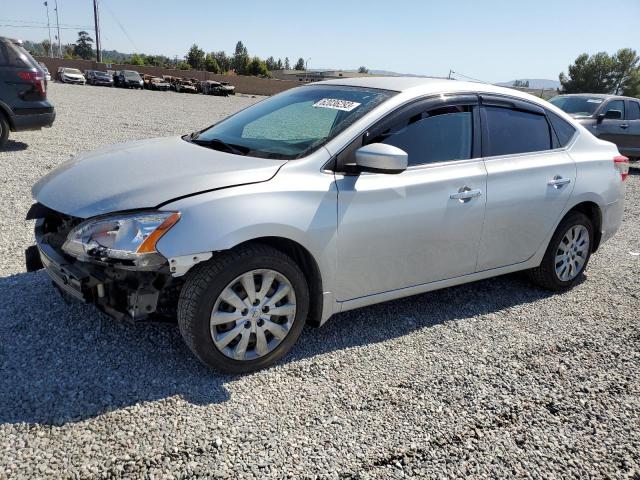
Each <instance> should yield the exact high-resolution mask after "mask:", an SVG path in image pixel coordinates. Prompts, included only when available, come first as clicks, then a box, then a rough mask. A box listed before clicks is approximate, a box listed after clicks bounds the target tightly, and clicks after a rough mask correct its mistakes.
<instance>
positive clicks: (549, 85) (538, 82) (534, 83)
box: [496, 78, 560, 90]
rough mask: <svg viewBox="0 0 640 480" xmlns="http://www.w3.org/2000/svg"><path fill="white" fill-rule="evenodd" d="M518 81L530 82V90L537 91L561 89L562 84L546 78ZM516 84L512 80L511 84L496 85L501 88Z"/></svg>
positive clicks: (521, 79)
mask: <svg viewBox="0 0 640 480" xmlns="http://www.w3.org/2000/svg"><path fill="white" fill-rule="evenodd" d="M518 80H520V81H522V82H529V88H531V89H536V90H537V89H540V90H542V89H543V88H544V89H545V90H548V89H556V88H560V82H559V81H557V80H548V79H545V78H520V79H518ZM515 82H516V80H511V81H510V82H501V83H496V85H499V86H501V87H512V86H513V84H514V83H515Z"/></svg>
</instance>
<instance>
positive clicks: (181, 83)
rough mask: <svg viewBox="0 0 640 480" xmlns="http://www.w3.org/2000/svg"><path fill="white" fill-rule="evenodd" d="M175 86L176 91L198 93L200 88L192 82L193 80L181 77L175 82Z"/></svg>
mask: <svg viewBox="0 0 640 480" xmlns="http://www.w3.org/2000/svg"><path fill="white" fill-rule="evenodd" d="M174 88H175V90H176V92H184V93H198V89H197V88H196V86H195V85H194V84H193V83H191V80H185V79H179V80H178V81H176V82H175V84H174Z"/></svg>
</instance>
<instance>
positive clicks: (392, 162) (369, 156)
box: [356, 143, 409, 173]
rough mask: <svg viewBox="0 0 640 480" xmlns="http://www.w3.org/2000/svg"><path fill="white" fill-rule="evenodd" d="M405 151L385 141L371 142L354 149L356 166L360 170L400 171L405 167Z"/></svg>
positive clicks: (406, 158)
mask: <svg viewBox="0 0 640 480" xmlns="http://www.w3.org/2000/svg"><path fill="white" fill-rule="evenodd" d="M408 157H409V156H408V155H407V152H405V151H404V150H402V149H400V148H398V147H394V146H393V145H387V144H385V143H372V144H371V145H365V146H364V147H360V148H359V149H358V150H356V168H357V170H358V171H360V172H372V173H401V172H404V171H405V170H406V169H407V162H408Z"/></svg>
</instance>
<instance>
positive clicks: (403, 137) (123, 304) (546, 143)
mask: <svg viewBox="0 0 640 480" xmlns="http://www.w3.org/2000/svg"><path fill="white" fill-rule="evenodd" d="M479 119H482V121H479ZM176 159H179V161H176ZM628 166H629V165H628V161H627V159H626V158H625V157H621V156H620V154H619V153H618V150H617V148H616V147H615V145H613V144H611V143H609V142H605V141H602V140H599V139H597V138H596V137H594V136H593V135H591V134H589V133H588V132H587V131H586V130H585V129H584V128H583V127H581V126H580V125H579V124H578V123H577V122H576V121H575V120H574V119H572V118H571V117H570V116H568V115H567V114H565V113H564V112H563V111H562V110H560V109H558V108H556V107H555V106H553V105H551V104H549V103H547V102H546V101H544V100H541V99H539V98H537V97H533V96H531V95H528V94H526V93H522V92H518V91H515V90H512V89H507V88H501V87H497V86H493V85H482V84H478V83H467V82H461V81H451V80H436V79H424V78H394V77H377V78H375V77H374V78H372V77H363V78H352V79H342V80H334V81H328V82H318V83H314V84H311V85H307V86H303V87H298V88H293V89H290V90H287V91H285V92H283V93H280V94H278V95H275V96H273V97H270V98H267V99H266V100H263V101H262V102H259V103H257V104H254V105H253V106H251V107H249V108H247V109H245V110H242V111H240V112H238V113H236V114H234V115H232V116H231V117H229V118H227V119H225V120H222V121H221V122H218V123H217V124H215V125H213V126H211V127H208V128H206V129H204V130H201V131H197V132H194V133H192V134H190V135H184V136H183V137H179V136H176V137H168V138H164V139H152V140H143V141H138V142H130V143H126V144H123V145H117V146H114V147H112V148H104V147H103V148H101V149H100V150H99V151H96V152H93V153H87V154H83V155H81V156H79V157H78V158H76V159H74V160H72V161H70V162H68V163H65V164H64V165H62V166H60V167H59V168H57V169H56V170H53V171H51V172H50V173H49V174H48V175H46V176H45V177H44V178H42V179H41V180H40V181H39V182H38V183H37V184H36V185H35V186H34V187H33V195H34V197H35V200H36V202H37V203H35V204H34V206H33V207H32V208H31V210H30V212H29V214H28V216H27V218H28V219H36V220H37V221H36V224H35V238H36V245H35V246H33V247H31V248H30V249H28V250H27V268H28V270H29V271H32V270H34V269H38V268H42V267H43V266H44V267H45V268H46V270H47V272H48V274H49V275H50V277H51V278H52V280H53V282H54V285H55V286H56V287H57V289H58V290H59V291H61V292H63V294H64V295H65V296H67V297H71V298H76V299H79V300H82V301H85V302H90V303H93V304H95V305H97V306H98V307H99V308H101V309H102V310H104V311H105V312H107V313H108V314H110V315H113V316H116V317H130V318H133V319H144V318H145V317H146V316H148V315H149V314H152V313H154V312H162V313H164V314H168V315H177V319H178V324H179V327H180V331H181V333H182V335H183V338H184V340H185V342H186V344H187V345H188V346H189V348H190V349H191V351H192V352H193V353H194V354H195V355H196V356H197V357H198V358H199V359H200V360H201V361H202V362H204V363H205V364H207V365H209V366H211V367H213V368H217V369H220V370H223V371H226V372H236V373H238V372H247V371H251V370H255V369H258V368H263V367H266V366H268V365H271V364H272V363H274V362H275V361H277V360H278V359H279V358H281V357H282V356H283V355H284V354H285V353H286V352H287V351H289V350H290V349H291V348H292V346H293V345H294V343H295V342H296V340H297V339H298V337H299V335H300V333H301V332H302V329H303V326H304V324H305V323H309V324H312V325H316V326H318V325H321V324H323V323H324V322H325V321H326V320H327V319H329V318H330V317H331V316H332V315H333V314H335V313H338V312H344V311H347V310H351V309H354V308H358V307H363V306H366V305H371V304H374V303H378V302H383V301H387V300H392V299H395V298H400V297H405V296H409V295H415V294H418V293H423V292H426V291H430V290H435V289H438V288H444V287H448V286H452V285H458V284H463V283H467V282H473V281H476V280H480V279H484V278H488V277H493V276H496V275H502V274H506V273H510V272H514V271H518V270H529V272H530V276H531V278H532V279H533V280H534V281H535V282H536V283H537V284H539V285H541V286H542V287H544V288H547V289H550V290H554V291H560V290H564V289H567V288H570V287H572V286H573V285H575V284H576V283H577V282H579V281H581V276H582V273H583V271H584V270H585V268H586V267H587V264H588V262H589V258H590V256H591V254H592V253H593V252H595V251H597V249H598V247H599V246H600V245H601V244H602V243H603V242H605V241H607V240H608V239H609V238H611V236H612V235H614V233H615V232H616V231H617V230H618V227H619V226H620V223H621V219H622V213H623V210H624V204H623V203H624V191H625V183H624V181H625V178H626V176H627V175H628ZM291 205H295V208H291ZM424 301H425V302H426V301H428V300H427V299H425V300H424ZM425 308H429V306H428V305H425ZM344 328H345V329H348V328H350V327H349V326H348V325H345V326H344Z"/></svg>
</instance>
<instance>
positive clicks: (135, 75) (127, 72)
mask: <svg viewBox="0 0 640 480" xmlns="http://www.w3.org/2000/svg"><path fill="white" fill-rule="evenodd" d="M123 73H124V76H125V77H126V78H133V79H136V80H137V79H139V78H140V75H139V74H138V72H134V71H131V70H125V71H124V72H123Z"/></svg>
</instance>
